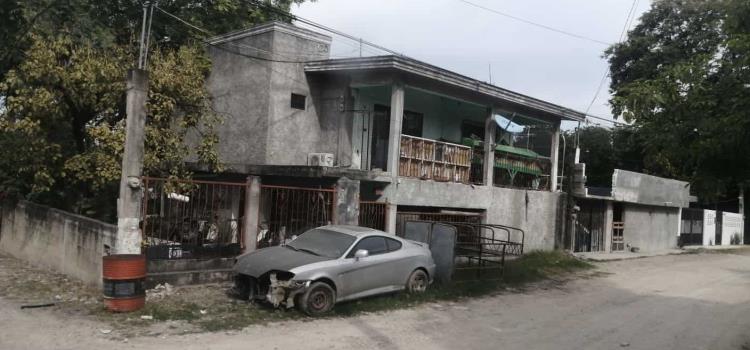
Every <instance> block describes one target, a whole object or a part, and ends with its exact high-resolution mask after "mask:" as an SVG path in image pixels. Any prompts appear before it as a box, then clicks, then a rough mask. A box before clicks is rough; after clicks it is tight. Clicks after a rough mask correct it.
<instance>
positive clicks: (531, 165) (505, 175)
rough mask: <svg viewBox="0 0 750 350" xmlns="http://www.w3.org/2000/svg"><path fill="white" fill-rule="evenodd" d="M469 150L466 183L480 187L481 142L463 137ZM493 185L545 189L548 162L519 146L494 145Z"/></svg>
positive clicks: (548, 172)
mask: <svg viewBox="0 0 750 350" xmlns="http://www.w3.org/2000/svg"><path fill="white" fill-rule="evenodd" d="M463 144H464V145H466V146H469V147H471V149H472V154H473V158H472V164H471V165H472V166H471V178H470V182H471V183H474V184H483V183H484V182H483V178H482V169H483V167H484V158H485V157H484V142H482V141H481V140H474V139H470V138H464V140H463ZM493 168H494V175H493V177H492V178H493V185H495V186H498V187H511V188H523V189H531V190H549V186H550V183H549V179H550V159H549V158H547V157H543V156H541V155H539V154H538V153H536V152H534V151H532V150H530V149H526V148H521V147H512V146H507V145H496V146H495V150H494V164H493Z"/></svg>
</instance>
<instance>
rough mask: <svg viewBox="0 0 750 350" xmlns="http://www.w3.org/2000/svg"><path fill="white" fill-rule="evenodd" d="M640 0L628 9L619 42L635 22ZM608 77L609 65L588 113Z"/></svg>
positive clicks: (636, 0)
mask: <svg viewBox="0 0 750 350" xmlns="http://www.w3.org/2000/svg"><path fill="white" fill-rule="evenodd" d="M638 2H639V0H633V4H632V5H630V11H628V16H627V17H626V18H625V24H624V25H623V27H622V31H621V32H620V38H619V39H618V40H617V42H618V43H620V42H622V40H623V39H625V33H627V31H628V28H630V25H631V24H632V23H633V19H634V18H635V10H636V7H637V6H638ZM607 77H609V67H607V69H605V70H604V74H603V76H602V79H601V80H599V86H597V88H596V92H595V93H594V98H592V99H591V102H590V103H589V105H588V107H586V114H588V113H589V111H590V110H591V107H593V106H594V103H596V99H597V98H599V93H600V92H601V91H602V87H603V86H604V82H605V81H607Z"/></svg>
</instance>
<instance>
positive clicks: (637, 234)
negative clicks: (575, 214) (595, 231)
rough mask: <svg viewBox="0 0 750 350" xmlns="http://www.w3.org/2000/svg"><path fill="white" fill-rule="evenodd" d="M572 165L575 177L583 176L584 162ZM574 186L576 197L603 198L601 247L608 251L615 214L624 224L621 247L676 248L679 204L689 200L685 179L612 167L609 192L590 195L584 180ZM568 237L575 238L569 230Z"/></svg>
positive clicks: (682, 206) (646, 248)
mask: <svg viewBox="0 0 750 350" xmlns="http://www.w3.org/2000/svg"><path fill="white" fill-rule="evenodd" d="M576 165H577V169H579V170H578V172H579V174H577V177H582V178H583V179H585V164H576ZM584 181H585V180H584ZM577 188H578V189H577V190H575V191H574V195H575V198H576V199H579V200H593V201H604V202H606V212H605V216H606V220H605V227H604V232H605V234H604V239H605V244H604V246H603V251H605V252H611V251H612V244H611V243H612V236H613V223H614V221H615V219H614V217H615V216H617V215H619V216H620V219H619V220H620V222H622V223H623V224H624V229H623V240H624V249H625V250H629V249H633V248H636V249H638V250H640V251H644V252H654V251H664V250H668V249H675V248H677V246H678V238H679V236H680V224H681V208H684V207H688V206H689V204H690V184H689V183H687V182H684V181H678V180H673V179H667V178H661V177H657V176H652V175H646V174H641V173H636V172H632V171H625V170H621V169H615V171H614V173H613V175H612V191H611V193H612V195H611V196H595V195H590V194H589V191H588V188H586V187H585V183H579V184H578V186H577ZM615 204H617V205H618V207H619V208H620V209H619V210H620V211H621V212H620V213H619V214H616V213H614V210H615V209H614V208H615ZM568 237H569V239H575V238H574V235H573V234H569V235H568ZM571 246H575V245H574V244H571Z"/></svg>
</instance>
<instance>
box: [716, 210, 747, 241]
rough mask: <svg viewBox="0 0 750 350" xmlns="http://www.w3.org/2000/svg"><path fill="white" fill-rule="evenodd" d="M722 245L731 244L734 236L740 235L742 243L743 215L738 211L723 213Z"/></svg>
mask: <svg viewBox="0 0 750 350" xmlns="http://www.w3.org/2000/svg"><path fill="white" fill-rule="evenodd" d="M722 215H724V217H723V218H722V225H721V245H730V244H731V241H732V237H733V236H735V235H738V236H739V237H740V244H741V243H742V241H743V240H742V226H743V225H742V215H741V214H737V213H722Z"/></svg>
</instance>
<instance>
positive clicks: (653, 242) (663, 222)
mask: <svg viewBox="0 0 750 350" xmlns="http://www.w3.org/2000/svg"><path fill="white" fill-rule="evenodd" d="M623 216H624V217H623V219H624V221H625V230H624V232H623V237H624V239H625V245H626V247H628V245H629V246H631V247H638V248H640V250H641V251H645V252H648V251H659V250H666V249H674V248H677V238H678V232H679V227H680V226H679V225H680V220H681V219H680V214H679V209H678V208H672V207H656V206H648V205H639V204H627V203H625V204H624V205H623Z"/></svg>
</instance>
